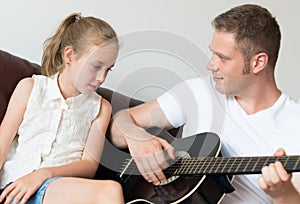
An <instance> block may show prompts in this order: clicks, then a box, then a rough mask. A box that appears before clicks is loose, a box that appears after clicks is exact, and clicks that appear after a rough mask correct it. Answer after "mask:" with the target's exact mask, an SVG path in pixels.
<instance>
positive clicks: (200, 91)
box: [158, 76, 300, 204]
mask: <svg viewBox="0 0 300 204" xmlns="http://www.w3.org/2000/svg"><path fill="white" fill-rule="evenodd" d="M158 103H159V104H160V106H161V108H162V110H163V112H164V113H165V115H166V117H167V119H168V120H169V122H170V123H171V124H172V125H173V126H174V127H179V126H181V125H184V127H183V133H182V136H183V137H187V136H192V135H195V134H197V133H200V132H214V133H216V134H218V135H219V136H220V138H221V141H222V155H223V156H231V157H232V156H238V157H239V156H240V157H244V156H272V155H273V154H274V152H275V151H276V150H277V149H278V148H279V147H282V148H284V149H285V150H286V152H287V154H289V155H298V154H299V152H300V145H299V138H300V133H299V131H298V126H299V124H300V104H297V103H295V102H294V101H293V100H291V99H290V98H289V97H287V96H286V95H284V94H281V96H280V97H279V99H278V100H277V101H276V103H275V104H274V105H273V106H272V107H270V108H268V109H265V110H262V111H259V112H257V113H255V114H251V115H247V114H246V113H245V111H244V110H243V109H242V108H241V107H240V105H239V104H238V102H237V101H236V100H235V98H234V97H233V96H225V95H223V94H220V93H218V92H217V91H216V90H215V89H214V82H213V80H212V78H211V76H208V77H204V78H195V79H189V80H186V81H184V82H182V83H180V84H178V85H176V86H175V87H173V88H172V89H170V90H169V91H168V92H166V93H164V94H163V95H162V96H160V97H158ZM258 177H259V175H236V176H235V177H234V180H233V182H232V184H233V186H234V188H235V191H234V192H233V193H230V194H227V195H226V196H225V198H224V199H223V200H222V203H228V204H232V203H249V204H250V203H251V204H252V203H253V204H254V203H255V204H256V203H271V202H272V200H271V197H270V196H268V195H267V194H265V193H264V192H263V191H262V190H261V189H260V187H259V185H258V181H257V180H258Z"/></svg>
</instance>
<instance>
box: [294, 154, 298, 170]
mask: <svg viewBox="0 0 300 204" xmlns="http://www.w3.org/2000/svg"><path fill="white" fill-rule="evenodd" d="M298 165H299V157H298V159H297V162H296V163H295V165H294V168H293V169H296V168H299V167H298Z"/></svg>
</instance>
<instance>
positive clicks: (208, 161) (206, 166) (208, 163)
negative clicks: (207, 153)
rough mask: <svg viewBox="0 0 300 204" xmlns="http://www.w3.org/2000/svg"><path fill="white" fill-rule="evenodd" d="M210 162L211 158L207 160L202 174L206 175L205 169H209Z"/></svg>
mask: <svg viewBox="0 0 300 204" xmlns="http://www.w3.org/2000/svg"><path fill="white" fill-rule="evenodd" d="M211 161H212V158H209V159H207V165H205V168H204V170H203V173H204V174H205V173H207V172H206V171H207V168H208V167H209V165H210V162H211Z"/></svg>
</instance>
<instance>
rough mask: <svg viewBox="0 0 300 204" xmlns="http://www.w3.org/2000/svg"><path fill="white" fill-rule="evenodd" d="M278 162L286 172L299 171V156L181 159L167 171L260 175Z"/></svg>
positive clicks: (199, 173)
mask: <svg viewBox="0 0 300 204" xmlns="http://www.w3.org/2000/svg"><path fill="white" fill-rule="evenodd" d="M275 161H280V162H281V163H282V164H283V166H284V167H285V169H286V170H287V171H288V172H290V173H291V172H296V171H300V156H282V157H204V158H201V157H200V158H182V159H180V160H178V161H177V162H175V163H174V164H173V165H172V166H171V167H169V168H168V169H167V170H171V171H172V172H173V175H175V176H176V175H187V176H188V175H203V174H260V173H261V169H262V167H264V166H266V165H268V164H270V163H274V162H275Z"/></svg>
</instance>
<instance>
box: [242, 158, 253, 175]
mask: <svg viewBox="0 0 300 204" xmlns="http://www.w3.org/2000/svg"><path fill="white" fill-rule="evenodd" d="M247 159H249V160H248V162H247V163H246V165H245V167H244V169H243V172H245V171H246V170H247V168H248V166H249V164H250V163H251V160H252V157H248V158H247Z"/></svg>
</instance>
